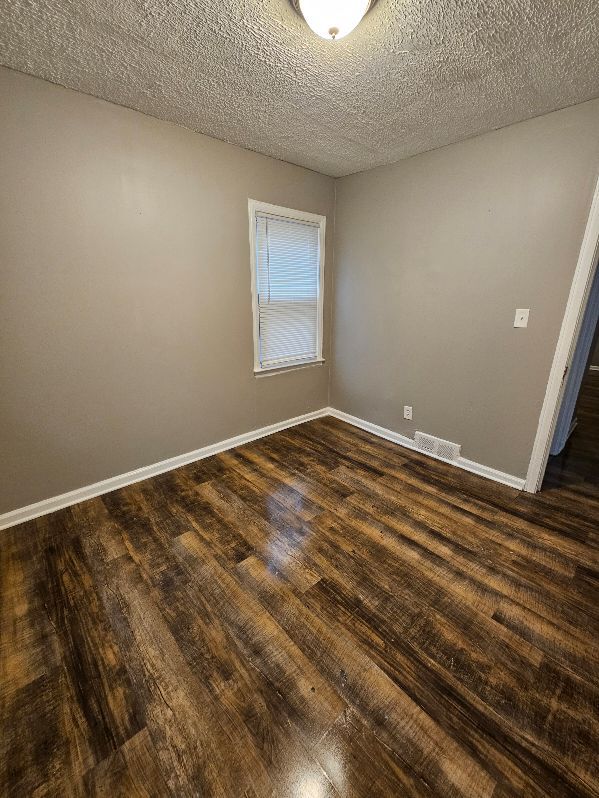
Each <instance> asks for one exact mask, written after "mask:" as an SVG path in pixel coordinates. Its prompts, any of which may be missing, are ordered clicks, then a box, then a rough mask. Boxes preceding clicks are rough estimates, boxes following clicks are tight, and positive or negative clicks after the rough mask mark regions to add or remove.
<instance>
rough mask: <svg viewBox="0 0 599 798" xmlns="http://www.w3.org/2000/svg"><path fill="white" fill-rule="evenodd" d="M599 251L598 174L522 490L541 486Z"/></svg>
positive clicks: (534, 490) (531, 489)
mask: <svg viewBox="0 0 599 798" xmlns="http://www.w3.org/2000/svg"><path fill="white" fill-rule="evenodd" d="M598 255H599V178H597V183H596V185H595V193H594V194H593V201H592V203H591V210H590V213H589V218H588V220H587V226H586V229H585V231H584V237H583V239H582V245H581V247H580V254H579V255H578V263H577V264H576V271H575V272H574V279H573V280H572V287H571V288H570V295H569V296H568V302H567V304H566V311H565V313H564V319H563V321H562V327H561V330H560V334H559V338H558V341H557V347H556V350H555V355H554V357H553V364H552V366H551V372H550V374H549V382H548V383H547V390H546V392H545V399H544V401H543V407H542V409H541V415H540V418H539V426H538V427H537V434H536V437H535V442H534V446H533V449H532V456H531V458H530V463H529V466H528V473H527V474H526V483H525V485H524V490H526V491H528V492H529V493H536V492H537V491H538V490H540V488H541V483H542V481H543V477H544V476H545V469H546V467H547V459H548V457H549V448H550V446H551V441H552V439H553V433H554V430H555V425H556V423H557V417H558V415H559V409H560V406H561V402H562V397H563V394H564V389H565V387H566V379H565V377H566V374H567V372H568V370H569V368H570V363H571V361H572V357H573V356H574V350H575V349H576V343H577V341H578V335H579V333H580V325H581V323H582V318H583V315H584V312H585V309H586V305H587V300H588V297H589V291H590V289H591V285H592V283H593V277H594V274H595V267H596V265H597V257H598Z"/></svg>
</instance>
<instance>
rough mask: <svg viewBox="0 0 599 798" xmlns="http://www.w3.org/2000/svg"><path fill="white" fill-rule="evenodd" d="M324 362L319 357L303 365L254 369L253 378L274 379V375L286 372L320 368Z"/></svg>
mask: <svg viewBox="0 0 599 798" xmlns="http://www.w3.org/2000/svg"><path fill="white" fill-rule="evenodd" d="M324 362H325V360H324V358H322V357H320V358H318V359H317V360H307V361H306V362H305V363H290V364H289V365H288V366H271V367H270V368H265V369H254V377H274V376H275V375H276V374H286V373H287V372H288V371H297V370H298V369H307V368H310V367H311V366H322V365H323V364H324Z"/></svg>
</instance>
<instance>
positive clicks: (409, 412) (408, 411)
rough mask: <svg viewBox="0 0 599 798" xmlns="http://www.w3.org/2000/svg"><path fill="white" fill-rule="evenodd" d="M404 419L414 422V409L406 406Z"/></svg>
mask: <svg viewBox="0 0 599 798" xmlns="http://www.w3.org/2000/svg"><path fill="white" fill-rule="evenodd" d="M403 417H404V418H407V419H408V421H411V420H412V408H411V407H410V406H409V405H404V409H403Z"/></svg>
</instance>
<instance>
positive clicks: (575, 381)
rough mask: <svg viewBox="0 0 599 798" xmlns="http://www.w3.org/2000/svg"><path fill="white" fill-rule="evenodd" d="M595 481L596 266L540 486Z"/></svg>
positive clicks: (598, 457) (598, 443)
mask: <svg viewBox="0 0 599 798" xmlns="http://www.w3.org/2000/svg"><path fill="white" fill-rule="evenodd" d="M583 483H589V484H590V486H591V487H593V486H596V485H597V484H599V269H597V268H596V269H595V277H594V280H593V285H592V288H591V292H590V295H589V300H588V304H587V307H586V310H585V314H584V317H583V321H582V324H581V329H580V334H579V336H578V342H577V344H576V349H575V352H574V356H573V358H572V364H571V366H570V370H569V374H568V379H567V383H566V387H565V390H564V395H563V399H562V403H561V407H560V411H559V414H558V419H557V424H556V428H555V432H554V435H553V440H552V442H551V448H550V453H549V460H548V462H547V468H546V470H545V476H544V480H543V484H542V487H541V490H545V489H549V488H551V487H558V486H559V487H563V486H564V485H574V484H578V485H581V484H583Z"/></svg>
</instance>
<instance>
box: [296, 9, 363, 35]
mask: <svg viewBox="0 0 599 798" xmlns="http://www.w3.org/2000/svg"><path fill="white" fill-rule="evenodd" d="M369 5H370V0H299V6H300V9H301V12H302V14H303V15H304V19H305V20H306V22H307V23H308V25H309V26H310V27H311V28H312V30H313V31H314V33H317V34H318V35H319V36H321V37H322V38H323V39H342V38H343V37H344V36H347V34H348V33H350V32H351V31H352V30H353V29H354V28H355V27H356V25H357V24H358V23H359V22H360V20H361V19H362V17H363V16H364V14H365V13H366V12H367V11H368V6H369Z"/></svg>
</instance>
